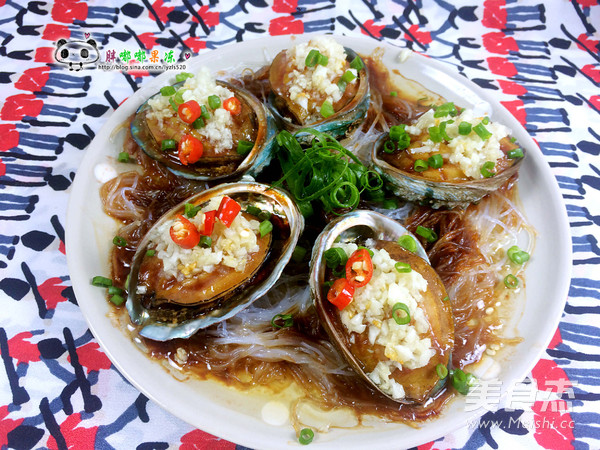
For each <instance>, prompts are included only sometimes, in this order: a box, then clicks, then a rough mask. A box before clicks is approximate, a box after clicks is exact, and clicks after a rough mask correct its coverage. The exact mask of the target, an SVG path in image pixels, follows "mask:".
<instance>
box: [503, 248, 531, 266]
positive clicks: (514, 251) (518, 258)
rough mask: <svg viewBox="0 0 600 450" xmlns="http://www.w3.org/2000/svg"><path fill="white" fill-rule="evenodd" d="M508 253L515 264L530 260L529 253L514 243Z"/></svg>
mask: <svg viewBox="0 0 600 450" xmlns="http://www.w3.org/2000/svg"><path fill="white" fill-rule="evenodd" d="M506 253H507V255H508V259H510V260H511V261H512V262H513V263H515V264H523V263H525V262H527V261H529V253H527V252H526V251H524V250H521V249H520V248H519V247H518V246H517V245H513V246H512V247H511V248H509V249H508V251H507V252H506Z"/></svg>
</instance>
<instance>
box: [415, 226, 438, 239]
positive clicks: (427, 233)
mask: <svg viewBox="0 0 600 450" xmlns="http://www.w3.org/2000/svg"><path fill="white" fill-rule="evenodd" d="M416 233H417V234H418V235H419V236H421V237H424V238H425V239H426V240H427V242H435V241H437V239H438V235H437V233H436V232H435V231H433V230H432V229H431V228H427V227H422V226H421V225H419V226H418V227H417V231H416Z"/></svg>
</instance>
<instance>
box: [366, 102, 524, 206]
mask: <svg viewBox="0 0 600 450" xmlns="http://www.w3.org/2000/svg"><path fill="white" fill-rule="evenodd" d="M509 133H510V130H509V129H508V128H506V127H505V126H503V125H501V124H498V123H494V122H491V121H490V120H489V118H488V117H486V116H483V117H478V116H476V115H475V114H474V113H473V111H472V110H469V109H462V110H460V109H458V108H456V107H455V106H454V104H453V103H446V104H444V105H441V106H438V107H436V108H432V109H430V110H429V111H427V112H426V113H425V114H423V115H422V116H421V117H420V118H419V119H418V120H417V121H415V122H414V123H413V124H412V125H397V126H393V127H392V128H391V129H390V132H389V133H386V134H384V135H382V136H381V137H380V138H379V139H378V140H377V141H376V142H375V144H374V146H373V148H372V152H371V158H372V162H373V166H374V168H375V170H377V171H378V172H379V173H380V174H381V175H383V176H384V177H385V179H386V180H387V181H388V182H389V183H390V185H391V186H392V188H393V190H394V192H395V194H396V195H398V196H399V197H402V198H403V199H405V200H408V201H412V202H417V203H420V204H427V205H430V206H432V207H434V208H439V207H440V206H449V207H454V206H461V207H465V206H467V205H468V204H470V203H474V202H477V201H479V200H481V198H483V196H485V195H486V194H488V193H490V192H492V191H494V190H496V189H498V188H499V187H500V186H502V185H503V184H504V183H506V181H507V180H508V179H509V178H510V177H511V176H513V175H514V174H516V173H517V171H518V170H519V167H520V166H521V164H522V161H523V159H524V156H525V154H524V152H523V150H522V149H521V148H520V147H519V146H518V145H517V144H516V143H515V142H514V139H511V138H510V136H509Z"/></svg>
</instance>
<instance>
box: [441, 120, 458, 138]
mask: <svg viewBox="0 0 600 450" xmlns="http://www.w3.org/2000/svg"><path fill="white" fill-rule="evenodd" d="M450 123H454V120H446V121H444V122H442V123H440V126H439V128H440V135H441V136H442V139H444V140H446V141H448V142H449V141H450V140H452V138H451V137H450V136H448V133H446V125H448V124H450Z"/></svg>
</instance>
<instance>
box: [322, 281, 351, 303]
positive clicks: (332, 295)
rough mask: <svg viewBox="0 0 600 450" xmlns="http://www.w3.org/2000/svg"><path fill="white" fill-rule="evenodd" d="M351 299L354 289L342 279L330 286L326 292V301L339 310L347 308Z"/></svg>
mask: <svg viewBox="0 0 600 450" xmlns="http://www.w3.org/2000/svg"><path fill="white" fill-rule="evenodd" d="M353 298H354V287H353V286H351V285H350V283H348V280H346V279H344V278H339V279H337V280H335V282H334V283H333V286H331V287H330V288H329V292H327V300H329V302H330V303H333V304H334V305H335V306H337V307H338V309H339V310H342V309H344V308H345V307H346V306H348V305H349V304H350V302H352V299H353Z"/></svg>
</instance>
